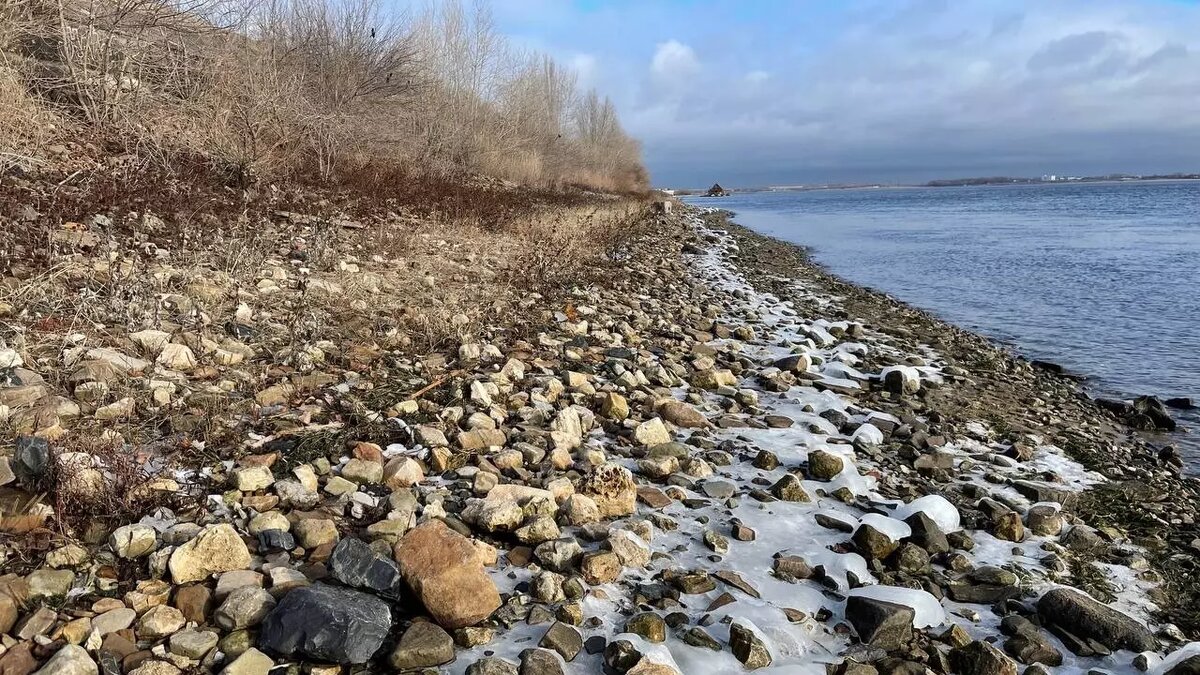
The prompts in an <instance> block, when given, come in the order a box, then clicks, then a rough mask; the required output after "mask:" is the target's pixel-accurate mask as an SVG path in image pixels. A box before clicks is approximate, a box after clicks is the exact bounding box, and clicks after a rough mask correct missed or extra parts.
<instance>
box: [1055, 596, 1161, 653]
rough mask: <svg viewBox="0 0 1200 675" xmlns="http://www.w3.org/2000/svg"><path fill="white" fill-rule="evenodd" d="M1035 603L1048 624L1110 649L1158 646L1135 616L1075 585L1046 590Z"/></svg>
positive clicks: (1153, 649)
mask: <svg viewBox="0 0 1200 675" xmlns="http://www.w3.org/2000/svg"><path fill="white" fill-rule="evenodd" d="M1037 607H1038V614H1040V615H1041V617H1042V620H1043V621H1044V622H1045V623H1046V624H1047V625H1052V626H1057V627H1059V628H1061V629H1062V630H1065V631H1067V632H1068V633H1071V634H1072V635H1075V636H1077V637H1080V638H1084V639H1089V638H1090V639H1093V640H1096V641H1097V642H1100V643H1102V644H1104V645H1105V646H1107V647H1108V648H1109V649H1129V650H1132V651H1135V652H1147V651H1155V650H1157V649H1158V641H1157V640H1155V639H1154V636H1153V635H1152V634H1151V633H1150V631H1149V630H1147V629H1146V627H1145V626H1143V625H1142V624H1140V623H1138V622H1137V620H1136V619H1134V618H1132V617H1130V616H1128V615H1126V614H1122V613H1121V612H1118V611H1117V610H1115V609H1113V608H1112V607H1109V606H1108V605H1104V604H1101V603H1100V602H1097V601H1096V600H1093V599H1092V598H1091V597H1089V596H1087V595H1085V594H1084V593H1081V592H1080V591H1077V590H1075V589H1074V588H1056V589H1054V590H1052V591H1050V592H1048V593H1046V594H1045V595H1043V596H1042V599H1041V600H1038V605H1037ZM1068 646H1070V643H1068Z"/></svg>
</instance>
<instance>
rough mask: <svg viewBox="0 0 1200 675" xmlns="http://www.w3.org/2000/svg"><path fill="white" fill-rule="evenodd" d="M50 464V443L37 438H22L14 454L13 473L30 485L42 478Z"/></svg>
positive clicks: (19, 439)
mask: <svg viewBox="0 0 1200 675" xmlns="http://www.w3.org/2000/svg"><path fill="white" fill-rule="evenodd" d="M49 463H50V442H49V441H47V440H46V439H44V438H38V437H36V436H21V437H19V438H18V439H17V447H16V450H15V451H14V452H13V466H12V469H13V473H15V474H16V476H17V478H19V479H20V480H21V481H22V482H24V483H28V482H31V481H34V480H37V479H38V478H41V477H42V474H44V473H46V466H47V465H48V464H49Z"/></svg>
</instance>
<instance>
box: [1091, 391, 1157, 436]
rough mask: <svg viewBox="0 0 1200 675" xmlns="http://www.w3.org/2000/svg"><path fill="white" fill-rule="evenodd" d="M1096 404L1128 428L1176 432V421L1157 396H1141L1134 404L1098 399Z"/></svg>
mask: <svg viewBox="0 0 1200 675" xmlns="http://www.w3.org/2000/svg"><path fill="white" fill-rule="evenodd" d="M1096 404H1097V405H1099V406H1100V407H1101V408H1104V409H1105V410H1107V411H1109V412H1111V413H1112V414H1114V415H1116V416H1117V418H1119V419H1120V420H1121V421H1122V422H1124V423H1125V424H1126V425H1127V426H1130V427H1133V428H1134V429H1141V430H1143V431H1157V430H1162V431H1175V420H1173V419H1171V415H1170V413H1168V412H1167V407H1166V406H1165V405H1163V402H1162V401H1160V400H1158V397H1156V396H1139V397H1137V398H1135V399H1134V400H1133V403H1128V402H1126V401H1117V400H1114V399H1107V398H1098V399H1096Z"/></svg>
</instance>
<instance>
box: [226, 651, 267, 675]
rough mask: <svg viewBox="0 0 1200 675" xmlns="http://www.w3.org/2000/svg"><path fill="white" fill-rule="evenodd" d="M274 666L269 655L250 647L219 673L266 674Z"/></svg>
mask: <svg viewBox="0 0 1200 675" xmlns="http://www.w3.org/2000/svg"><path fill="white" fill-rule="evenodd" d="M274 667H275V662H274V661H272V660H271V657H269V656H267V655H266V654H264V653H262V652H260V651H258V650H257V649H255V648H253V647H251V648H250V649H247V650H246V651H244V652H242V653H241V654H239V655H238V657H237V658H236V659H234V660H233V662H231V663H230V664H229V665H227V666H225V670H222V671H221V675H267V674H268V673H270V672H271V669H272V668H274Z"/></svg>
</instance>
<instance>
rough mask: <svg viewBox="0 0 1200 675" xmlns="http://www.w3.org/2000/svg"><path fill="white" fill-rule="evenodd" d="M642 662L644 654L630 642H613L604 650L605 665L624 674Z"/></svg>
mask: <svg viewBox="0 0 1200 675" xmlns="http://www.w3.org/2000/svg"><path fill="white" fill-rule="evenodd" d="M641 660H642V653H641V652H639V651H638V650H637V647H634V646H633V643H632V642H630V641H629V640H613V641H612V642H610V643H608V646H607V647H606V648H605V649H604V665H606V666H608V667H609V668H610V669H612V670H613V671H615V672H618V673H624V672H626V671H628V670H629V669H630V668H632V667H634V666H636V665H637V664H638V661H641Z"/></svg>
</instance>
